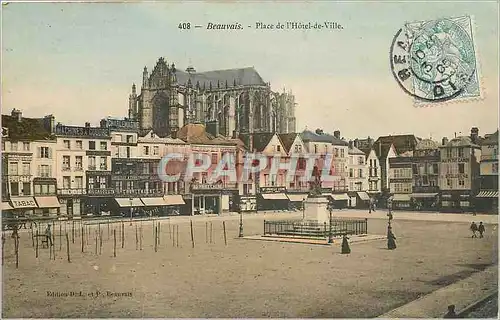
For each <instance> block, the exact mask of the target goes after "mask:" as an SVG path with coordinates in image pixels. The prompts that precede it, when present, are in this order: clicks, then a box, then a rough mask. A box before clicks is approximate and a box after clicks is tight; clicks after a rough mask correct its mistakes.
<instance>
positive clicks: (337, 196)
mask: <svg viewBox="0 0 500 320" xmlns="http://www.w3.org/2000/svg"><path fill="white" fill-rule="evenodd" d="M332 198H333V200H335V201H339V200H349V196H348V195H347V193H338V194H335V193H332Z"/></svg>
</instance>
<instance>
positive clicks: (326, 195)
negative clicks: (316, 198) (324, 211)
mask: <svg viewBox="0 0 500 320" xmlns="http://www.w3.org/2000/svg"><path fill="white" fill-rule="evenodd" d="M321 195H322V196H323V197H327V198H328V197H331V196H332V194H331V193H322V194H321Z"/></svg>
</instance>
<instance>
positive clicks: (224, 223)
mask: <svg viewBox="0 0 500 320" xmlns="http://www.w3.org/2000/svg"><path fill="white" fill-rule="evenodd" d="M222 229H224V244H225V245H226V246H227V238H226V221H222Z"/></svg>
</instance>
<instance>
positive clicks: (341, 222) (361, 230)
mask: <svg viewBox="0 0 500 320" xmlns="http://www.w3.org/2000/svg"><path fill="white" fill-rule="evenodd" d="M331 224H332V227H331V230H332V231H331V232H332V235H333V236H336V237H338V236H342V235H344V234H347V235H362V234H367V233H368V219H332V220H331ZM329 233H330V226H329V224H328V223H327V222H318V221H308V220H271V221H269V220H264V235H282V236H297V237H298V236H302V237H318V238H324V237H328V235H329Z"/></svg>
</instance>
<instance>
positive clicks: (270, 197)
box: [261, 193, 288, 200]
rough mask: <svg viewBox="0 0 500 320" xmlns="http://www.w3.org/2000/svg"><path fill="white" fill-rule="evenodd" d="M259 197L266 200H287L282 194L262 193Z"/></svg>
mask: <svg viewBox="0 0 500 320" xmlns="http://www.w3.org/2000/svg"><path fill="white" fill-rule="evenodd" d="M261 195H262V198H264V199H266V200H288V197H287V196H286V194H284V193H262V194H261Z"/></svg>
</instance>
